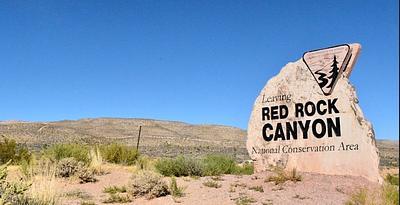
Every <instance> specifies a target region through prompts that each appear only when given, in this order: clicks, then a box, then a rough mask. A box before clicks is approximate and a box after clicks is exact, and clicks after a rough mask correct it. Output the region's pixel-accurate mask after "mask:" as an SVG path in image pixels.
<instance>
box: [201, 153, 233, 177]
mask: <svg viewBox="0 0 400 205" xmlns="http://www.w3.org/2000/svg"><path fill="white" fill-rule="evenodd" d="M203 163H204V175H206V176H215V175H221V174H234V173H235V172H236V170H237V165H236V162H235V160H234V159H233V158H232V157H228V156H225V155H207V156H206V157H205V158H204V159H203Z"/></svg>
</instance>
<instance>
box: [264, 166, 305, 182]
mask: <svg viewBox="0 0 400 205" xmlns="http://www.w3.org/2000/svg"><path fill="white" fill-rule="evenodd" d="M273 172H274V175H273V176H270V177H268V178H267V179H266V180H265V182H274V183H275V185H279V184H283V183H285V182H286V181H292V182H298V181H301V180H303V177H302V176H301V175H299V174H298V173H297V171H296V169H292V170H291V171H289V172H287V171H285V170H283V169H282V168H274V170H273Z"/></svg>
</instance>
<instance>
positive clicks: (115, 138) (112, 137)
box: [0, 118, 248, 159]
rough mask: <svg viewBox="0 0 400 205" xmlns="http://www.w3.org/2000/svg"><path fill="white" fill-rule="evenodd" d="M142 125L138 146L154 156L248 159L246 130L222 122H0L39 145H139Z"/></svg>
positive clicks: (1, 128) (0, 130)
mask: <svg viewBox="0 0 400 205" xmlns="http://www.w3.org/2000/svg"><path fill="white" fill-rule="evenodd" d="M140 126H141V127H142V130H141V137H140V145H139V149H140V151H141V152H142V153H145V154H148V155H151V156H174V155H177V154H189V155H190V154H193V155H201V154H205V153H229V154H232V155H234V156H236V157H237V158H238V159H248V156H247V151H246V148H245V141H246V139H245V137H246V132H245V131H244V130H241V129H239V128H234V127H228V126H219V125H191V124H187V123H182V122H174V121H160V120H149V119H120V118H96V119H81V120H73V121H72V120H65V121H56V122H16V121H12V122H11V121H10V122H1V123H0V135H4V136H8V137H10V138H13V139H16V140H17V142H18V143H24V144H27V145H28V146H29V147H34V148H39V147H42V146H43V145H50V144H56V143H85V144H97V143H111V142H118V143H124V144H128V145H133V146H136V143H137V140H138V133H139V127H140Z"/></svg>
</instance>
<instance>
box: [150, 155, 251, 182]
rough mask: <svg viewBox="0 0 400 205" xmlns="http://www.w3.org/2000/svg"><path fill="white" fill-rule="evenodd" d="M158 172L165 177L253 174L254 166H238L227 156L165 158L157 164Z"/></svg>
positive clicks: (249, 164)
mask: <svg viewBox="0 0 400 205" xmlns="http://www.w3.org/2000/svg"><path fill="white" fill-rule="evenodd" d="M155 168H156V170H157V171H158V172H159V173H161V174H162V175H164V176H176V177H180V176H217V175H221V174H253V172H254V168H253V164H251V163H246V164H243V165H241V166H239V165H237V164H236V162H235V160H234V159H233V158H232V157H229V156H226V155H207V156H205V157H204V158H202V159H196V158H191V157H185V156H182V155H180V156H178V157H176V158H172V159H170V158H163V159H160V160H158V161H157V162H156V164H155Z"/></svg>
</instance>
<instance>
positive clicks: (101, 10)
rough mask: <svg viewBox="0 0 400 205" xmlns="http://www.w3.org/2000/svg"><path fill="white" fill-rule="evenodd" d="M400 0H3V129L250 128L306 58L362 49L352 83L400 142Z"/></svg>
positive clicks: (383, 130) (370, 113)
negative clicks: (11, 124) (29, 125)
mask: <svg viewBox="0 0 400 205" xmlns="http://www.w3.org/2000/svg"><path fill="white" fill-rule="evenodd" d="M398 7H399V5H398V1H395V0H385V1H380V0H376V1H365V0H360V1H345V0H339V1H318V0H315V1H295V0H293V1H279V0H276V1H272V0H265V1H244V0H243V1H222V0H217V1H215V0H212V1H211V0H210V1H198V0H195V1H188V0H182V1H175V0H174V1H164V0H158V1H151V0H141V1H88V0H85V1H70V0H68V1H62V0H59V1H53V0H49V1H36V0H35V1H33V0H32V1H18V0H17V1H1V3H0V29H1V30H0V31H1V32H0V45H1V49H0V96H1V100H0V120H14V119H16V120H29V121H53V120H63V119H79V118H86V117H134V118H155V119H165V120H178V121H185V122H189V123H196V124H198V123H212V124H224V125H232V126H237V127H241V128H243V129H246V127H247V121H248V118H249V115H250V112H251V109H252V106H253V102H254V100H255V98H256V97H257V95H258V94H259V92H260V90H261V89H262V87H263V86H264V84H265V83H266V82H267V80H268V79H269V78H271V77H272V76H274V75H276V74H277V73H278V72H279V70H280V69H281V67H282V66H284V65H285V64H286V63H287V62H289V61H295V60H297V59H299V58H301V56H302V54H303V52H304V51H307V50H311V49H316V48H321V47H326V46H331V45H335V44H341V43H352V42H359V43H361V44H362V46H363V50H362V53H361V56H360V58H359V61H358V63H357V65H356V67H355V68H354V72H353V73H352V76H351V81H352V83H353V84H354V85H355V86H356V88H357V92H358V96H359V99H360V104H361V107H362V109H363V111H364V114H365V116H366V117H367V118H368V119H369V120H370V121H372V123H373V125H374V128H375V131H376V134H377V137H378V138H389V139H398V136H399V126H398V124H399V58H398V56H399V31H398V29H399V21H398V18H399V11H398Z"/></svg>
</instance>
